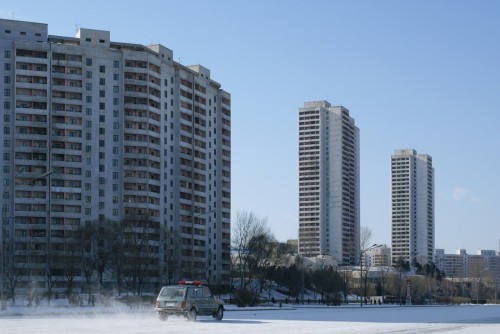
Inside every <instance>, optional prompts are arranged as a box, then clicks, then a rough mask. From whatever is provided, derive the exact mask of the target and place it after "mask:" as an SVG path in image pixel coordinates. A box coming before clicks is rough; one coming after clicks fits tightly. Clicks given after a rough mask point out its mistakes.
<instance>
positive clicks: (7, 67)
mask: <svg viewBox="0 0 500 334" xmlns="http://www.w3.org/2000/svg"><path fill="white" fill-rule="evenodd" d="M3 69H4V70H6V71H10V64H9V63H5V64H4V65H3Z"/></svg>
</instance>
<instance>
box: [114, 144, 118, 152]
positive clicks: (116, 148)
mask: <svg viewBox="0 0 500 334" xmlns="http://www.w3.org/2000/svg"><path fill="white" fill-rule="evenodd" d="M113 154H118V146H113Z"/></svg>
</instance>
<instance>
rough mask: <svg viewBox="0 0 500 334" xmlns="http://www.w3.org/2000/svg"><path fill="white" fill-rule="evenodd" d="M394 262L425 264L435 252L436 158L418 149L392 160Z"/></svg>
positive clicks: (401, 151) (397, 155)
mask: <svg viewBox="0 0 500 334" xmlns="http://www.w3.org/2000/svg"><path fill="white" fill-rule="evenodd" d="M391 175H392V180H391V182H392V229H391V230H392V261H393V263H394V262H396V261H398V260H399V259H403V260H404V261H408V262H410V263H411V262H413V261H414V260H416V261H418V262H419V263H420V264H425V263H427V261H431V260H432V256H433V252H434V242H435V241H434V240H435V235H434V168H433V167H432V158H431V157H430V156H429V155H427V154H417V152H416V151H415V150H411V149H410V150H396V151H395V152H394V155H392V157H391Z"/></svg>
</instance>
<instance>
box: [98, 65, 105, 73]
mask: <svg viewBox="0 0 500 334" xmlns="http://www.w3.org/2000/svg"><path fill="white" fill-rule="evenodd" d="M99 72H101V73H106V66H104V65H101V66H99Z"/></svg>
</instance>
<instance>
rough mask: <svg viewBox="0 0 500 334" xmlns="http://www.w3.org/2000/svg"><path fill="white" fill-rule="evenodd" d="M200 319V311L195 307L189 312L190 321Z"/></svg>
mask: <svg viewBox="0 0 500 334" xmlns="http://www.w3.org/2000/svg"><path fill="white" fill-rule="evenodd" d="M197 317H198V311H196V309H195V308H194V307H193V308H192V309H190V310H189V312H188V314H187V318H188V321H196V318H197Z"/></svg>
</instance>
